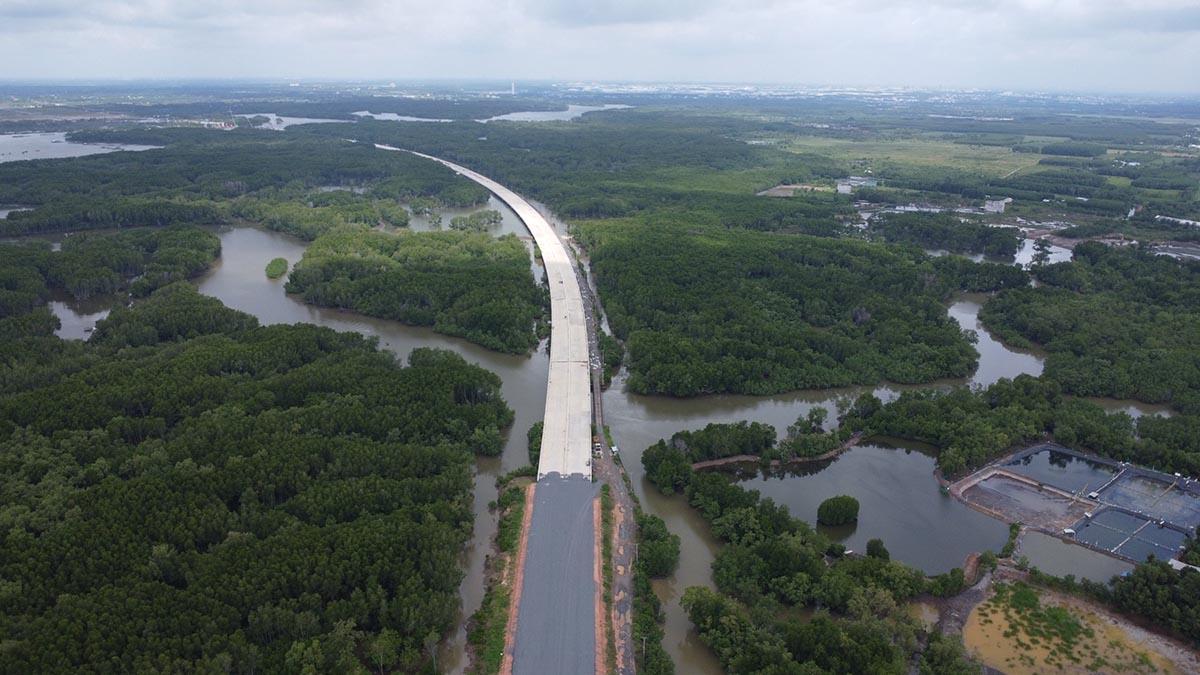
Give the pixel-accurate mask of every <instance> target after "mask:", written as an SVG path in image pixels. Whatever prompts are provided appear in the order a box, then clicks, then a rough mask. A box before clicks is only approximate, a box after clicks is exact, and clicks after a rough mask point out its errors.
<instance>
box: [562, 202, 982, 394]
mask: <svg viewBox="0 0 1200 675" xmlns="http://www.w3.org/2000/svg"><path fill="white" fill-rule="evenodd" d="M580 238H581V240H582V241H584V242H585V244H586V245H587V246H588V249H589V252H590V254H591V259H592V266H593V269H594V271H595V275H596V282H597V285H598V286H599V288H600V291H601V293H602V294H604V298H605V310H606V311H607V313H608V319H609V323H610V325H611V326H612V328H613V331H614V332H615V334H616V335H617V337H619V338H622V339H623V340H625V344H626V346H627V348H628V350H629V361H628V367H629V373H630V375H629V380H628V386H629V388H630V389H632V390H633V391H637V392H642V393H660V394H670V395H675V396H692V395H697V394H705V393H713V392H741V393H751V394H767V393H774V392H780V391H787V390H791V389H805V388H820V387H835V386H844V385H849V384H855V383H863V384H866V383H874V382H878V381H879V380H881V379H888V380H892V381H897V382H927V381H930V380H932V379H935V378H939V377H963V376H966V375H968V374H970V373H971V371H973V370H974V368H975V365H976V361H977V359H978V355H977V354H976V352H975V350H974V349H973V348H972V346H971V344H970V343H969V342H968V340H967V337H966V335H965V334H964V333H963V332H962V330H961V329H960V328H959V326H958V324H957V323H955V322H954V321H953V320H952V319H950V318H949V317H948V316H947V315H946V308H945V306H944V305H943V304H942V303H943V301H944V300H945V299H946V298H947V296H948V295H949V292H950V291H951V290H952V289H953V288H955V287H957V279H946V278H944V277H943V276H942V275H939V274H938V272H937V271H936V268H935V267H933V265H932V263H931V262H930V261H929V260H928V259H927V258H925V257H924V256H923V255H921V254H920V253H919V252H909V251H899V250H891V249H888V248H887V247H884V246H880V245H876V244H869V243H865V242H857V241H839V240H831V239H823V238H816V237H806V236H780V235H769V234H757V233H752V232H732V231H728V230H719V229H712V228H702V227H687V226H685V225H675V224H671V223H659V224H657V225H655V226H648V225H640V224H634V223H628V224H617V223H606V224H605V225H603V226H599V225H597V226H595V227H588V228H586V229H584V231H583V232H582V233H581V237H580Z"/></svg>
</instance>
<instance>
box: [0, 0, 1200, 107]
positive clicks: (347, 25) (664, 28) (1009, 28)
mask: <svg viewBox="0 0 1200 675" xmlns="http://www.w3.org/2000/svg"><path fill="white" fill-rule="evenodd" d="M211 77H218V78H261V77H266V78H280V79H296V78H304V79H326V80H328V79H358V80H362V79H411V78H472V79H477V78H480V79H492V78H495V79H504V80H507V79H517V80H518V81H519V80H521V79H554V80H620V81H691V82H775V83H798V84H837V85H907V86H938V87H978V88H989V89H1038V90H1065V91H1102V92H1103V91H1113V92H1147V91H1149V92H1154V91H1157V92H1180V93H1200V0H849V1H844V2H839V1H830V0H742V1H740V2H734V1H732V0H578V1H568V0H428V1H425V0H421V1H418V0H203V1H196V0H111V1H106V0H0V79H46V78H71V79H77V78H106V79H107V78H211Z"/></svg>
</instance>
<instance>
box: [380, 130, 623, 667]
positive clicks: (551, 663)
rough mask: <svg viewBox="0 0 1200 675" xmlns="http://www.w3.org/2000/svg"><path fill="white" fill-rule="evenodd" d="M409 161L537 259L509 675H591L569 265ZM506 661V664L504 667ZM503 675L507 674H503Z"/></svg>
mask: <svg viewBox="0 0 1200 675" xmlns="http://www.w3.org/2000/svg"><path fill="white" fill-rule="evenodd" d="M375 147H377V148H380V149H382V150H398V151H402V152H410V153H411V154H414V155H417V156H419V157H424V158H426V159H429V160H432V161H435V162H438V163H440V164H443V165H445V166H446V167H449V168H450V169H451V170H453V171H454V172H455V173H457V174H459V175H461V176H464V177H466V178H469V179H471V180H473V181H475V182H476V183H479V184H480V185H482V186H483V187H485V188H487V189H488V190H489V191H491V192H492V194H494V195H496V197H497V198H499V199H500V200H501V201H503V202H504V203H505V204H507V205H508V207H509V208H511V209H512V210H513V212H515V213H516V214H517V217H518V218H520V219H521V221H522V222H523V223H524V224H525V227H527V228H528V229H529V233H530V234H531V235H533V240H534V242H535V243H536V244H537V247H538V250H539V251H540V253H541V257H542V263H543V266H544V267H545V270H546V280H547V284H548V286H549V288H550V315H551V324H550V368H549V375H548V377H547V382H546V409H545V417H544V418H543V430H542V449H541V456H540V459H539V460H538V471H537V475H538V480H537V484H536V485H535V487H534V506H533V514H532V517H531V519H530V525H529V533H528V542H527V545H526V552H525V557H524V565H523V570H522V571H521V573H520V574H519V575H518V577H517V578H519V579H521V580H522V581H521V582H520V584H521V588H520V589H517V591H516V593H514V598H515V599H516V602H517V608H516V619H517V620H516V628H515V638H514V640H513V646H512V651H511V653H506V654H505V661H506V662H508V663H511V667H512V671H511V672H513V673H517V674H518V675H523V674H525V673H530V674H534V673H536V674H539V675H540V674H542V673H564V674H570V673H580V674H582V673H595V672H597V664H598V654H599V653H600V652H598V650H597V645H598V641H597V637H596V632H597V630H596V625H597V621H596V619H597V610H598V606H597V600H598V596H599V585H598V581H599V580H598V578H597V574H598V567H597V560H596V555H595V550H594V549H595V541H596V540H595V537H596V527H595V515H596V513H597V512H596V511H594V509H595V506H594V504H595V501H596V495H597V487H596V485H595V484H594V483H592V413H593V410H592V371H591V367H590V362H589V336H588V330H589V328H588V326H589V324H588V321H587V315H586V314H585V311H584V299H583V294H582V292H581V289H580V285H579V278H578V276H577V275H576V270H575V265H574V263H573V262H572V258H571V256H570V255H569V254H568V253H567V248H566V246H565V245H564V244H563V242H562V240H561V239H560V238H559V236H558V233H557V232H555V230H554V227H553V226H552V225H551V224H550V223H549V222H548V221H547V220H546V218H545V217H544V216H543V215H542V214H541V213H539V212H538V210H537V209H535V208H534V207H533V206H532V205H531V204H530V203H529V202H527V201H525V199H524V198H522V197H521V196H520V195H518V194H517V193H515V192H513V191H512V190H509V189H508V188H506V187H504V186H503V185H501V184H499V183H497V182H496V181H494V180H492V179H490V178H488V177H486V176H484V175H481V174H479V173H476V172H474V171H472V170H470V169H468V168H466V167H463V166H460V165H458V164H455V163H453V162H448V161H446V160H444V159H440V158H438V157H433V156H431V155H426V154H422V153H419V152H414V151H411V150H402V149H401V148H394V147H391V146H386V145H379V144H376V146H375ZM510 659H511V660H510ZM505 670H507V668H505Z"/></svg>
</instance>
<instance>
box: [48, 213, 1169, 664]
mask: <svg viewBox="0 0 1200 675" xmlns="http://www.w3.org/2000/svg"><path fill="white" fill-rule="evenodd" d="M485 208H494V209H496V210H498V211H500V212H501V214H502V215H503V220H502V222H501V223H500V224H499V225H498V226H496V227H495V228H494V229H493V233H494V234H497V235H499V234H505V233H513V234H516V235H518V236H519V237H521V238H522V239H523V240H525V241H526V242H529V241H530V238H529V236H528V232H527V231H525V229H524V227H523V226H522V225H521V223H520V221H519V220H517V219H516V217H515V215H513V214H512V213H511V211H509V210H508V209H507V208H506V207H504V205H503V204H500V203H499V202H497V201H495V200H494V199H493V200H489V203H488V204H487V205H486V206H485ZM475 210H478V209H445V210H443V211H442V212H441V213H442V219H443V223H442V227H448V226H449V223H450V219H451V218H452V217H453V216H455V215H465V214H467V213H470V212H472V211H475ZM542 210H544V209H542ZM551 222H553V223H554V224H555V227H556V228H557V229H559V230H560V232H565V229H566V228H565V226H564V225H563V224H562V223H561V222H560V221H558V220H557V219H554V218H551ZM410 226H411V229H413V230H427V229H432V225H431V224H430V223H429V220H428V218H425V217H414V218H413V219H412V222H411V225H410ZM217 234H218V236H219V237H220V238H221V244H222V253H221V258H220V259H219V260H218V261H217V263H216V264H215V265H214V267H213V268H212V269H211V270H210V271H209V272H208V273H207V274H205V275H204V276H203V277H201V278H200V279H199V280H198V282H197V284H198V286H199V288H200V291H201V292H202V293H205V294H207V295H210V296H213V297H216V298H218V299H220V300H221V301H222V302H223V303H225V304H226V305H228V306H230V307H232V308H235V309H239V310H241V311H244V312H247V313H250V314H253V315H254V316H256V317H257V318H258V319H259V321H261V322H263V323H265V324H272V323H298V322H305V323H313V324H317V325H322V326H328V327H330V328H333V329H335V330H352V331H357V332H360V333H363V334H365V335H370V336H375V337H377V338H378V339H379V345H380V347H381V348H384V349H387V350H389V351H392V352H394V353H395V354H397V356H398V357H400V358H405V357H407V354H408V353H409V352H410V351H411V350H412V349H413V348H415V347H440V348H444V349H450V350H452V351H454V352H456V353H458V354H461V355H462V356H463V357H464V358H466V359H467V360H468V361H470V362H472V363H476V364H478V365H480V366H482V367H484V368H487V369H488V370H491V371H492V372H494V373H496V374H497V375H499V376H500V377H501V379H502V380H503V383H504V384H503V393H504V396H505V399H506V400H507V401H508V404H509V406H510V407H511V408H513V410H514V411H515V412H516V421H515V422H514V424H513V426H512V428H511V430H510V431H509V434H508V437H507V439H506V444H505V448H504V452H503V454H502V455H501V457H499V458H490V459H480V460H478V461H477V463H476V476H475V499H474V512H475V530H474V533H473V536H472V538H471V540H470V541H469V542H468V544H467V547H466V549H465V551H464V556H463V566H464V569H465V572H466V577H465V579H464V582H463V586H462V592H461V598H462V606H461V620H460V621H459V624H458V626H457V629H456V630H455V632H454V634H453V635H452V636H451V637H450V639H449V640H448V642H447V644H446V645H445V647H444V649H443V650H442V653H441V655H440V656H439V665H440V666H442V667H443V668H444V669H445V670H447V671H449V672H462V671H463V669H464V668H465V667H466V665H467V664H466V659H465V644H466V626H465V619H466V617H469V616H470V614H471V613H473V612H474V611H475V610H476V609H477V608H478V607H479V604H480V602H481V600H482V597H483V591H484V584H483V581H484V579H483V570H484V562H485V560H486V556H487V554H488V553H489V550H490V545H491V540H492V537H493V536H494V534H495V530H496V520H495V517H494V515H493V514H492V513H490V512H489V511H488V508H487V506H488V503H489V502H490V501H492V500H494V499H495V498H496V489H495V479H496V477H497V476H499V475H501V474H503V473H505V472H507V471H509V470H511V469H514V468H517V467H519V466H522V465H524V464H526V463H527V461H528V458H527V452H526V441H525V432H526V431H527V430H528V429H529V427H530V425H531V424H533V423H534V422H536V421H537V420H539V419H540V418H541V416H542V411H543V408H544V406H545V386H546V373H547V365H548V362H547V357H546V351H545V345H544V344H543V345H542V347H541V348H540V349H539V351H538V352H537V353H535V354H533V355H531V356H528V357H520V356H512V355H505V354H498V353H495V352H492V351H489V350H487V349H484V348H482V347H479V346H477V345H474V344H471V343H469V342H466V341H465V340H461V339H458V338H453V337H448V336H445V335H439V334H437V333H434V332H433V331H432V330H429V329H427V328H418V327H411V326H405V325H403V324H400V323H397V322H393V321H387V320H383V319H373V318H370V317H364V316H361V315H358V314H354V313H350V312H344V311H338V310H331V309H325V308H320V307H313V306H309V305H306V304H304V303H303V302H301V301H299V300H297V299H296V298H292V297H289V296H288V295H287V294H286V293H285V292H284V290H283V285H284V280H283V279H278V280H270V279H267V278H266V275H265V274H264V271H263V270H264V267H265V266H266V264H267V262H268V261H270V260H271V259H272V258H276V257H283V258H285V259H287V260H288V262H289V263H291V264H292V265H294V264H295V263H296V262H298V261H299V260H300V258H301V257H302V255H303V252H304V248H305V246H306V244H305V243H304V242H302V241H299V240H297V239H294V238H292V237H289V236H287V235H283V234H279V233H275V232H269V231H265V230H261V229H256V228H250V227H239V228H222V229H220V230H218V231H217ZM533 269H534V272H535V276H537V277H538V278H541V276H542V271H541V268H540V266H539V265H538V264H537V263H536V262H534V263H533ZM984 300H985V296H981V295H965V296H961V297H959V298H956V300H955V302H953V303H952V304H951V305H950V307H949V308H948V309H949V312H950V315H951V316H953V317H954V318H955V319H956V320H957V321H959V323H960V324H961V325H962V326H963V328H965V329H969V330H974V331H976V332H977V334H978V338H979V340H978V343H977V349H978V350H979V352H980V365H979V369H978V371H977V372H976V374H975V376H974V377H972V378H970V379H969V380H954V381H944V382H939V383H935V386H950V385H956V384H966V383H969V384H976V385H983V386H986V385H988V384H991V383H993V382H995V381H996V380H997V379H999V378H1001V377H1014V376H1016V375H1018V374H1021V373H1030V374H1035V375H1036V374H1040V373H1041V370H1042V358H1043V357H1042V355H1041V354H1040V353H1038V352H1035V351H1028V352H1025V351H1018V350H1013V349H1010V348H1008V347H1006V346H1005V345H1003V344H1001V343H1000V342H999V341H997V340H995V339H994V338H992V336H991V335H990V334H989V333H988V332H987V331H986V330H985V329H983V327H982V326H981V325H979V322H978V313H979V309H980V307H981V305H982V303H983V301H984ZM52 309H53V310H54V311H55V313H56V314H57V315H58V316H59V317H60V319H62V320H63V324H64V328H63V329H62V331H60V332H61V334H62V335H63V337H74V338H86V336H87V333H86V332H84V329H85V328H88V327H90V326H91V325H94V323H95V321H96V320H98V319H99V318H100V317H101V316H102V313H103V312H104V308H103V307H101V306H99V305H93V304H90V303H72V302H68V301H66V300H65V299H58V300H56V301H55V302H54V303H53V304H52ZM905 388H907V387H902V386H898V385H884V386H879V387H850V388H843V389H833V390H818V391H798V392H791V393H787V394H782V395H778V396H769V397H750V396H727V395H726V396H709V397H703V398H697V399H670V398H661V397H646V396H638V395H635V394H630V393H628V392H626V391H625V390H624V374H619V375H618V376H617V378H615V380H614V382H613V386H612V387H611V388H610V389H609V390H608V391H607V392H606V393H605V395H604V407H605V415H606V421H607V422H608V424H609V426H610V428H611V431H612V434H613V438H614V442H615V443H616V445H617V446H618V447H619V448H621V456H622V459H623V461H624V463H625V467H626V469H627V470H628V472H629V474H630V477H631V479H632V481H633V485H634V490H635V492H636V493H637V495H638V497H639V498H640V499H641V501H642V504H643V505H644V506H645V508H646V509H647V510H648V511H649V512H651V513H654V514H657V515H659V516H661V517H662V518H663V519H664V520H665V521H666V522H667V525H668V526H669V527H670V529H671V531H672V532H674V533H676V534H678V535H679V536H680V538H681V556H680V567H679V570H678V571H677V572H676V574H675V575H674V576H673V577H672V578H669V579H664V580H661V581H657V582H655V589H656V591H657V592H658V593H659V596H660V598H661V599H662V600H663V604H664V610H665V612H666V617H667V623H666V637H665V639H664V646H665V648H666V649H667V651H668V653H669V654H670V655H671V657H672V658H673V659H674V660H675V664H676V668H677V671H678V672H681V673H719V672H721V669H720V665H719V664H718V663H717V661H716V659H715V658H714V657H713V656H712V654H711V652H710V651H709V650H708V649H707V648H706V647H705V646H704V645H703V644H702V643H701V642H700V641H699V639H698V638H697V636H696V635H695V634H694V632H693V631H692V630H691V626H690V622H689V621H688V619H687V616H686V615H685V613H684V612H683V610H682V608H681V607H680V606H679V597H680V596H681V595H682V593H683V590H684V589H685V588H687V587H688V586H694V585H706V586H712V576H711V571H710V567H711V564H712V560H713V557H714V554H715V552H716V548H717V546H718V543H717V542H716V541H715V540H714V539H713V537H712V535H711V534H710V533H709V530H708V526H707V525H706V524H705V523H704V522H703V521H702V520H701V519H700V518H699V516H697V515H696V513H695V512H694V511H693V510H692V509H691V508H689V507H688V506H687V504H686V501H685V500H684V499H683V498H682V497H679V496H676V497H671V498H667V497H663V496H661V495H659V494H658V492H657V491H656V490H654V489H652V487H651V486H649V485H648V484H647V483H646V482H645V480H644V477H643V473H642V467H641V453H642V451H643V450H644V449H645V448H646V447H648V446H649V445H652V444H653V443H655V442H656V441H658V439H660V438H667V437H670V436H671V434H673V433H675V432H676V431H679V430H681V429H697V428H700V427H703V426H704V425H706V424H708V423H710V422H736V421H740V420H750V421H759V422H765V423H768V424H772V425H774V426H775V428H776V429H777V430H779V431H780V432H781V433H782V432H783V431H784V430H785V429H786V427H787V426H788V425H789V424H791V423H792V422H794V421H795V420H796V418H797V417H800V416H802V415H805V414H807V412H808V411H809V410H810V409H812V408H814V407H817V406H820V407H823V408H826V409H827V410H828V411H829V412H830V418H831V419H833V418H835V417H836V408H837V405H838V403H839V401H843V400H844V401H847V402H848V401H851V400H853V398H854V397H855V396H857V395H858V394H860V393H862V392H864V391H874V392H875V394H876V395H877V396H879V397H880V398H882V399H884V400H890V399H892V398H894V397H896V396H897V395H899V392H900V391H902V390H903V389H905ZM1111 405H1113V406H1116V407H1119V408H1121V409H1127V408H1128V409H1130V411H1131V413H1135V414H1142V413H1144V412H1145V413H1154V412H1158V410H1157V408H1156V407H1155V406H1144V405H1143V404H1138V403H1136V402H1125V401H1122V402H1111ZM748 486H749V487H755V488H757V489H760V490H762V491H763V492H764V493H768V494H769V495H770V496H772V497H774V498H775V499H776V501H779V502H781V503H784V504H788V505H789V506H790V507H791V509H792V512H793V513H794V514H795V515H797V516H799V517H802V518H805V519H809V520H815V511H816V504H817V503H819V501H820V499H818V498H817V497H818V496H819V495H824V494H825V492H829V494H837V493H845V494H852V495H855V496H856V497H858V498H859V500H860V501H862V502H863V520H862V521H861V522H860V524H859V526H858V527H857V528H856V529H855V530H854V531H852V532H840V533H833V534H835V535H836V536H838V537H839V538H840V539H842V540H844V541H845V542H846V544H847V545H848V546H849V547H851V548H854V549H860V548H862V546H863V545H864V544H865V541H866V539H868V538H871V537H876V536H878V537H880V538H882V539H883V540H884V542H885V544H886V545H887V546H888V548H889V549H890V551H891V553H892V556H893V557H894V558H897V559H899V560H902V561H904V562H907V563H909V564H912V565H914V566H917V567H920V568H922V569H925V570H926V571H929V572H940V571H944V570H945V569H949V568H950V567H954V566H956V565H961V564H962V558H963V557H964V556H965V554H966V553H967V552H970V550H976V549H978V548H983V547H990V548H998V547H999V546H1000V545H1002V544H1003V541H1004V533H1005V531H1006V528H1005V527H1004V525H1003V524H1001V523H999V522H998V521H992V520H990V519H987V518H986V517H984V516H982V515H980V514H978V513H975V512H974V511H970V510H969V509H966V507H963V506H962V505H960V504H957V503H955V502H953V501H952V500H950V498H949V497H945V496H943V495H942V494H941V493H940V491H939V490H938V486H937V483H936V481H935V480H934V477H933V458H932V457H931V456H930V455H929V454H927V453H926V452H923V451H921V450H920V449H919V448H914V447H907V448H896V447H889V446H886V445H883V444H880V443H871V444H867V445H864V446H862V447H860V448H856V449H855V450H852V451H850V452H848V453H846V454H845V455H843V456H842V457H841V458H839V459H838V460H835V461H833V462H831V463H829V464H828V465H827V466H825V467H823V468H822V469H821V470H820V471H817V472H810V473H808V474H807V475H785V476H780V477H759V478H755V479H753V480H750V481H748ZM825 496H828V495H825ZM821 498H824V497H821ZM814 500H815V501H814ZM810 502H811V503H810ZM810 507H811V508H810ZM977 521H978V522H977ZM860 540H861V541H860Z"/></svg>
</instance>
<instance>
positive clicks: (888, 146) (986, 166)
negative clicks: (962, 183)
mask: <svg viewBox="0 0 1200 675" xmlns="http://www.w3.org/2000/svg"><path fill="white" fill-rule="evenodd" d="M781 147H784V148H785V149H787V150H790V151H792V152H797V153H814V154H820V155H826V156H828V157H830V158H832V159H834V160H837V161H841V162H845V163H847V164H850V165H852V166H863V165H869V166H871V167H874V168H879V167H881V166H885V165H908V166H939V167H945V168H955V169H961V170H964V171H971V172H977V173H980V174H984V175H988V176H997V177H999V176H1005V175H1008V174H1010V173H1013V172H1015V171H1020V170H1022V169H1027V168H1029V167H1032V166H1036V165H1037V163H1038V160H1040V159H1041V158H1042V155H1038V154H1033V153H1016V152H1013V151H1012V150H1011V149H1009V148H1007V147H997V146H991V145H963V144H960V143H952V142H950V141H946V140H941V139H938V138H931V137H920V136H917V137H904V138H876V139H871V140H861V141H860V140H846V139H841V138H824V137H817V136H798V137H794V138H791V139H789V140H788V141H787V144H786V145H784V146H781Z"/></svg>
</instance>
